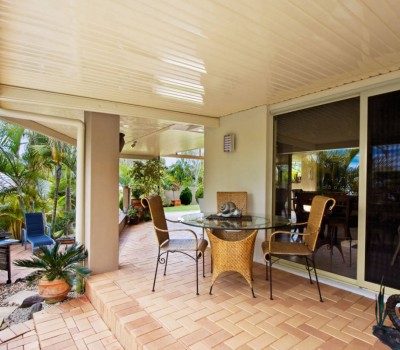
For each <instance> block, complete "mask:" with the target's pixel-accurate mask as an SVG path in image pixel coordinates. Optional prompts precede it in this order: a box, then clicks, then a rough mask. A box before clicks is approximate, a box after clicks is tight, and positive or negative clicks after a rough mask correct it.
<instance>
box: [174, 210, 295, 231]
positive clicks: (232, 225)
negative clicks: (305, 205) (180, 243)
mask: <svg viewBox="0 0 400 350" xmlns="http://www.w3.org/2000/svg"><path fill="white" fill-rule="evenodd" d="M179 221H180V222H181V223H182V224H185V225H189V226H194V227H201V228H204V229H210V230H213V229H220V230H263V229H276V228H282V227H285V226H287V225H290V222H291V221H290V220H289V219H288V218H286V217H284V216H277V215H271V216H257V215H242V216H241V217H224V216H222V215H218V214H215V213H195V214H186V215H182V216H181V217H180V219H179Z"/></svg>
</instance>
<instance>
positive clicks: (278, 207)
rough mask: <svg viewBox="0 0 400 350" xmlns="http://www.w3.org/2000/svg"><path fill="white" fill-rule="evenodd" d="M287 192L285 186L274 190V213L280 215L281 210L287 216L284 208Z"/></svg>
mask: <svg viewBox="0 0 400 350" xmlns="http://www.w3.org/2000/svg"><path fill="white" fill-rule="evenodd" d="M288 193H289V191H288V189H287V188H277V189H276V190H275V215H282V212H283V213H284V215H285V216H286V217H288V216H289V215H288V210H287V208H286V202H287V200H288Z"/></svg>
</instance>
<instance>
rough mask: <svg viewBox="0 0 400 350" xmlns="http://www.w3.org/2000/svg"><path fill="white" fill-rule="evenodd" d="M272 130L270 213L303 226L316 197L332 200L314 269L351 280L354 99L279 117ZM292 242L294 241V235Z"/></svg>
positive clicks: (354, 209)
mask: <svg viewBox="0 0 400 350" xmlns="http://www.w3.org/2000/svg"><path fill="white" fill-rule="evenodd" d="M275 126H276V134H277V144H276V152H277V153H276V162H275V164H276V171H275V188H276V192H275V213H276V214H278V215H287V216H290V217H291V219H292V220H293V221H294V222H304V221H306V220H307V218H308V211H309V208H310V204H311V200H312V198H313V197H314V196H315V195H316V194H325V195H328V196H333V197H335V198H336V200H337V203H338V204H337V206H336V208H335V210H334V212H333V213H331V215H330V217H328V216H327V217H326V218H325V219H324V224H323V229H322V231H321V233H320V239H319V242H318V250H317V252H316V256H315V258H316V263H317V266H318V269H322V270H326V271H329V272H333V273H336V274H340V275H343V276H347V277H350V278H356V270H357V266H356V260H357V259H356V256H357V249H358V247H357V239H358V231H357V224H358V186H359V183H358V182H359V167H358V157H359V148H358V144H359V99H358V98H353V99H349V100H343V101H339V102H335V103H331V104H327V105H323V106H317V107H313V108H309V109H305V110H301V111H296V112H291V113H287V114H284V115H279V116H277V117H276V124H275ZM292 239H298V237H297V236H296V232H294V235H293V236H292ZM291 259H293V258H291ZM294 260H295V259H294ZM298 262H299V263H303V262H302V261H301V260H299V261H298Z"/></svg>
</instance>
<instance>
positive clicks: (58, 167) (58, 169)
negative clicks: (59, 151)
mask: <svg viewBox="0 0 400 350" xmlns="http://www.w3.org/2000/svg"><path fill="white" fill-rule="evenodd" d="M55 175H56V176H55V178H56V185H55V188H54V205H53V215H52V218H51V233H52V234H53V233H54V229H55V226H56V215H57V204H58V203H57V202H58V189H59V187H60V181H61V164H57V165H56V172H55Z"/></svg>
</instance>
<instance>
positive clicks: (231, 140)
mask: <svg viewBox="0 0 400 350" xmlns="http://www.w3.org/2000/svg"><path fill="white" fill-rule="evenodd" d="M234 150H235V135H234V134H228V135H224V152H233V151H234Z"/></svg>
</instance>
